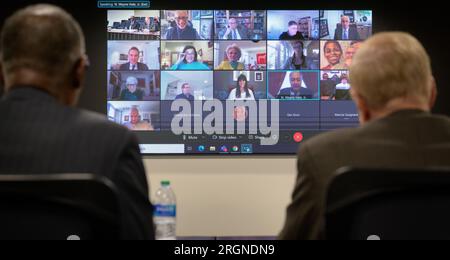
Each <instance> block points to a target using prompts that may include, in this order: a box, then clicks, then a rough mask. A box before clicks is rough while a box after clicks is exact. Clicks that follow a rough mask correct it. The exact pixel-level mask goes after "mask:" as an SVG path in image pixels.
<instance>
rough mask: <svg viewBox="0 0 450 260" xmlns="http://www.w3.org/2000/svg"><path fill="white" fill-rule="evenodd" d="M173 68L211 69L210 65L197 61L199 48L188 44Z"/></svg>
mask: <svg viewBox="0 0 450 260" xmlns="http://www.w3.org/2000/svg"><path fill="white" fill-rule="evenodd" d="M170 69H171V70H210V69H209V67H208V66H206V65H205V64H203V63H201V62H199V61H197V50H196V49H195V47H194V46H191V45H188V46H186V47H184V49H183V52H182V53H180V55H179V57H178V61H177V63H175V64H174V65H173V66H172V67H171V68H170Z"/></svg>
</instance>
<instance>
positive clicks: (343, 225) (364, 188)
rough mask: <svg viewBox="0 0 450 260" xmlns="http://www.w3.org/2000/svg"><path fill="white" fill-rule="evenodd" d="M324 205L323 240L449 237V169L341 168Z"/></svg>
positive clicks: (330, 187) (329, 189)
mask: <svg viewBox="0 0 450 260" xmlns="http://www.w3.org/2000/svg"><path fill="white" fill-rule="evenodd" d="M326 207H327V212H326V234H327V239H331V240H341V239H343V240H346V239H349V240H366V239H373V238H376V239H382V240H397V239H401V240H408V239H414V240H415V239H450V221H449V219H450V169H425V170H383V169H379V170H375V169H372V170H367V169H365V170H364V169H349V168H347V169H341V170H339V173H338V175H337V177H335V178H334V180H332V182H331V184H330V186H329V188H328V194H327V206H326Z"/></svg>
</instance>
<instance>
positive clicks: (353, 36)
mask: <svg viewBox="0 0 450 260" xmlns="http://www.w3.org/2000/svg"><path fill="white" fill-rule="evenodd" d="M348 38H349V39H348V40H355V41H357V40H360V38H361V37H360V36H359V33H358V30H357V29H356V27H353V26H351V27H350V28H349V29H348ZM334 39H335V40H342V27H341V26H339V27H338V28H336V30H335V32H334Z"/></svg>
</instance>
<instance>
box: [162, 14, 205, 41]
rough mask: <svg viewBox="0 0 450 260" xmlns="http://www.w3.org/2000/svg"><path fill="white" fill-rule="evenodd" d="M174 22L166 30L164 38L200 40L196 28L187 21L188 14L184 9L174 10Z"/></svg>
mask: <svg viewBox="0 0 450 260" xmlns="http://www.w3.org/2000/svg"><path fill="white" fill-rule="evenodd" d="M175 24H176V26H174V27H171V28H169V29H168V30H167V32H166V40H201V39H202V38H201V37H200V35H199V34H198V32H197V30H196V29H195V28H194V27H192V23H190V22H189V14H188V11H186V10H177V11H175Z"/></svg>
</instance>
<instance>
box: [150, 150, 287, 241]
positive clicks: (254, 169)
mask: <svg viewBox="0 0 450 260" xmlns="http://www.w3.org/2000/svg"><path fill="white" fill-rule="evenodd" d="M144 163H145V166H146V169H147V175H148V179H149V180H150V184H151V185H150V186H151V188H150V191H151V195H152V198H153V196H154V193H155V191H156V189H157V188H158V187H159V183H160V181H161V180H163V179H164V180H165V179H168V180H170V181H171V182H172V186H173V188H174V190H175V193H176V196H177V210H178V214H177V218H178V220H177V235H178V236H276V235H277V234H278V233H279V232H280V230H281V228H282V226H283V224H284V218H285V211H286V206H287V205H288V204H289V202H290V196H291V193H292V191H293V187H294V183H295V179H296V159H295V157H294V156H290V157H250V158H246V157H242V158H210V157H207V158H204V157H202V158H191V157H186V158H180V157H173V158H170V157H153V158H152V157H150V158H146V159H145V160H144Z"/></svg>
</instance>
